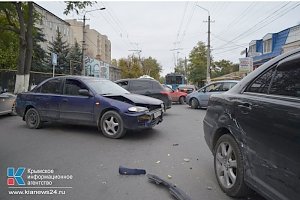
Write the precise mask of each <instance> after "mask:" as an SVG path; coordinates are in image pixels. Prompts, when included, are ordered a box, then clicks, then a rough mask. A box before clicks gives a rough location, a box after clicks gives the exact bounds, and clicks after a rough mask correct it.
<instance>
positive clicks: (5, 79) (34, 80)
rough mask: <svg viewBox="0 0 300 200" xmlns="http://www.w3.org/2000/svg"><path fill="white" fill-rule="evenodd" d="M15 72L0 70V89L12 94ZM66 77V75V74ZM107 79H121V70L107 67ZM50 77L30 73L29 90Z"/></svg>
mask: <svg viewBox="0 0 300 200" xmlns="http://www.w3.org/2000/svg"><path fill="white" fill-rule="evenodd" d="M16 73H17V71H16V70H8V69H0V88H2V89H8V91H9V92H14V89H15V82H16ZM63 75H65V74H55V76H63ZM67 75H68V74H67ZM109 76H110V77H109V79H110V80H111V81H115V80H118V79H120V78H121V70H120V69H119V68H117V67H114V66H110V67H109ZM50 77H52V73H44V72H34V71H31V72H30V78H29V86H30V87H29V88H31V86H33V85H38V84H39V83H41V82H42V81H44V80H46V79H48V78H50Z"/></svg>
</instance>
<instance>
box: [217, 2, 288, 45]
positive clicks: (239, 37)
mask: <svg viewBox="0 0 300 200" xmlns="http://www.w3.org/2000/svg"><path fill="white" fill-rule="evenodd" d="M289 3H290V2H288V3H286V4H285V5H284V6H281V7H280V8H279V9H277V10H276V11H274V12H273V13H271V14H270V15H268V16H267V17H266V18H264V19H262V20H261V21H259V22H258V23H256V24H255V25H254V26H252V27H251V28H249V29H247V30H246V31H244V32H242V33H241V34H239V35H238V36H236V37H235V38H233V39H231V40H230V41H228V42H227V43H226V44H224V45H221V46H220V47H219V48H221V47H223V46H226V45H228V44H230V43H231V42H233V41H235V40H237V39H241V38H242V36H244V37H245V36H247V35H249V34H251V33H254V32H256V31H257V30H260V29H261V28H263V27H265V26H267V25H269V24H270V23H271V22H273V21H275V20H276V19H278V18H280V17H282V16H283V15H284V14H286V13H287V12H289V11H290V8H289V10H288V11H287V12H285V13H284V14H283V15H280V16H279V17H277V15H276V16H275V17H277V18H275V19H274V20H273V21H271V22H269V21H267V19H270V18H271V19H272V18H273V17H274V15H275V14H276V13H277V12H279V11H280V10H282V9H284V7H286V6H287V5H288V4H289ZM284 11H286V10H284ZM284 11H283V12H284ZM280 14H282V13H280ZM266 22H267V24H265V23H266ZM262 24H263V25H262ZM259 25H260V26H261V27H260V28H256V29H255V27H257V26H259Z"/></svg>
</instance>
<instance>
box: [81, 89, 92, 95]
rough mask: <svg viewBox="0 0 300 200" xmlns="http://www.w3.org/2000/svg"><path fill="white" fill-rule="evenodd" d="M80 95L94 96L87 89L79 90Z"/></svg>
mask: <svg viewBox="0 0 300 200" xmlns="http://www.w3.org/2000/svg"><path fill="white" fill-rule="evenodd" d="M78 93H79V94H80V95H82V96H88V97H91V96H93V95H92V94H91V93H90V92H89V91H88V90H87V89H80V90H78Z"/></svg>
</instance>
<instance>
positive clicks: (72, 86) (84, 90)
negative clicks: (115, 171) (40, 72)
mask: <svg viewBox="0 0 300 200" xmlns="http://www.w3.org/2000/svg"><path fill="white" fill-rule="evenodd" d="M16 110H17V113H18V115H19V116H21V117H22V118H23V120H25V121H26V124H27V126H28V127H29V128H35V129H36V128H40V127H41V125H42V123H43V122H45V121H51V122H55V121H60V122H66V123H76V124H91V125H96V126H98V128H99V130H101V131H102V133H103V135H104V136H106V137H109V138H120V137H122V136H124V134H125V133H126V130H128V129H144V128H150V127H153V126H155V125H156V124H158V123H160V122H161V121H162V120H163V116H162V111H163V102H162V101H160V100H158V99H154V98H151V97H146V96H142V95H137V94H131V93H129V92H128V91H127V90H125V89H124V88H122V87H120V86H118V85H117V84H115V83H113V82H111V81H109V80H105V79H99V78H94V77H81V76H64V77H54V78H50V79H48V80H46V81H44V82H42V83H41V84H39V85H38V86H36V87H35V88H34V89H33V90H32V91H30V92H26V93H21V94H18V96H17V105H16Z"/></svg>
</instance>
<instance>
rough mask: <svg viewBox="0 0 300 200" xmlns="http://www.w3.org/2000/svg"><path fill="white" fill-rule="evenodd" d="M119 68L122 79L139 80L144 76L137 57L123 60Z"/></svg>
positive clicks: (119, 62)
mask: <svg viewBox="0 0 300 200" xmlns="http://www.w3.org/2000/svg"><path fill="white" fill-rule="evenodd" d="M118 66H119V68H120V70H121V77H122V78H138V77H140V76H141V75H142V68H141V63H140V61H139V58H137V57H134V56H131V57H130V56H129V57H128V58H127V59H126V58H121V59H119V61H118Z"/></svg>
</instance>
